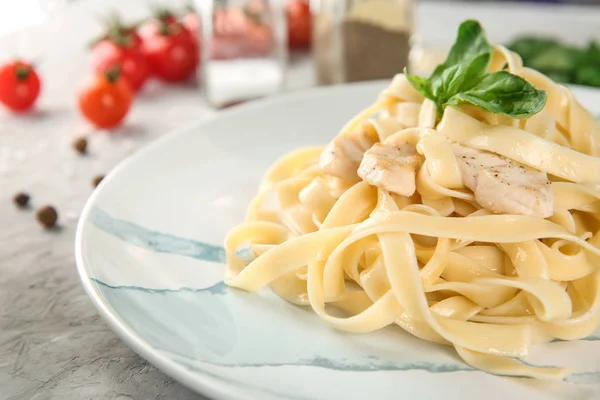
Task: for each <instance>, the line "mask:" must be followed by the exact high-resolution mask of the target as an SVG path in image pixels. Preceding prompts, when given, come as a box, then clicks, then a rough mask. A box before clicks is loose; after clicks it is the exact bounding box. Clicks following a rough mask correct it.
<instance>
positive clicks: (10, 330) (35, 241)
mask: <svg viewBox="0 0 600 400" xmlns="http://www.w3.org/2000/svg"><path fill="white" fill-rule="evenodd" d="M32 1H33V0H0V6H1V7H0V8H1V9H2V10H6V8H4V7H10V9H12V10H22V8H19V7H25V5H26V4H31V2H32ZM169 3H174V1H173V2H171V1H170V2H169ZM148 4H149V3H148V2H147V1H145V0H127V1H123V0H78V1H76V2H75V3H74V4H72V5H70V6H69V7H68V8H67V9H66V11H65V12H64V13H56V14H55V15H54V16H53V17H52V18H51V19H50V20H49V21H48V23H46V24H45V25H41V26H35V27H29V28H27V29H26V30H24V31H20V32H16V33H13V34H11V35H8V36H4V37H0V59H2V60H4V59H6V58H8V57H13V56H14V55H15V54H16V55H20V56H23V57H26V58H33V59H36V60H38V61H39V69H40V72H41V75H42V78H43V80H44V82H43V89H42V95H41V98H40V101H39V104H38V107H37V110H38V111H37V112H35V113H33V114H32V115H27V116H12V115H10V114H8V113H7V112H5V111H4V110H1V109H0V221H1V223H0V243H1V244H2V245H1V246H0V387H1V388H2V391H1V393H0V398H2V399H5V398H6V399H11V400H30V399H36V400H46V399H59V400H71V399H72V400H80V399H101V400H114V399H119V400H125V399H134V400H138V399H139V400H147V399H169V400H171V399H173V400H184V399H185V400H187V399H198V398H199V397H198V396H196V395H194V394H192V393H191V392H190V391H188V390H186V389H184V388H182V387H181V386H180V385H177V384H175V383H173V380H172V379H171V378H169V377H167V376H165V375H164V374H162V373H160V372H157V371H156V369H154V368H153V367H151V366H149V365H148V364H147V363H145V362H144V361H142V360H140V359H139V358H138V357H137V356H135V354H134V353H133V352H132V351H131V350H129V349H128V348H127V346H125V345H124V344H123V343H122V342H121V341H120V340H119V339H118V338H117V337H116V336H115V335H114V333H112V331H110V329H109V328H108V327H107V325H106V324H105V323H104V322H103V321H101V320H100V319H99V316H98V314H97V313H96V311H95V310H94V308H93V306H92V305H91V304H90V302H89V300H88V299H87V297H86V296H85V294H84V292H83V290H82V288H81V285H80V283H79V281H78V278H77V276H76V272H75V265H74V260H73V238H74V231H75V224H76V221H77V218H78V215H79V212H80V210H81V209H82V208H83V205H84V203H85V201H86V200H87V198H88V196H89V195H90V194H91V192H92V188H91V184H90V181H91V179H92V177H94V176H95V175H97V174H105V173H108V172H109V171H110V170H111V169H112V168H113V166H114V165H116V163H118V162H119V161H121V160H122V159H123V158H124V157H126V156H127V155H129V154H131V153H133V152H134V151H136V150H137V149H138V148H139V147H140V146H142V145H143V144H145V143H148V142H150V141H152V140H154V139H155V138H158V137H160V136H163V135H166V134H168V132H170V130H171V129H174V128H177V127H179V126H181V125H182V124H183V123H186V122H188V121H192V120H201V119H205V118H211V117H212V116H214V114H215V112H214V111H213V110H212V109H211V108H209V107H208V104H207V102H206V100H205V99H204V98H203V97H202V95H201V93H200V91H199V90H197V88H195V87H189V86H175V87H169V88H166V87H164V86H160V85H155V84H151V85H149V87H148V88H147V90H146V92H145V93H144V95H143V96H142V97H141V98H139V99H138V100H137V101H136V103H135V105H134V107H133V109H132V112H131V115H129V116H128V119H127V124H126V125H125V126H124V127H123V128H122V129H120V130H119V131H117V132H116V133H115V134H112V135H108V134H106V133H105V132H93V130H92V129H91V128H89V126H88V125H87V124H86V123H85V122H84V121H83V120H82V118H81V116H80V115H79V114H78V112H77V111H76V109H75V106H74V105H75V98H76V92H77V88H78V86H79V84H80V82H81V81H82V80H84V79H85V78H86V77H87V76H88V75H89V59H88V54H87V53H86V45H87V42H88V40H89V39H91V38H92V37H93V36H94V35H96V34H97V33H98V32H99V28H100V26H99V23H98V20H99V17H102V16H105V15H106V14H107V12H108V11H109V10H111V9H113V8H118V9H119V10H120V11H121V12H122V13H123V15H124V16H125V17H126V18H128V19H130V20H135V19H137V18H140V17H143V16H145V15H147V14H148ZM13 7H14V8H13ZM508 7H509V6H508V5H507V4H506V3H503V4H501V5H499V6H495V7H494V6H479V5H477V4H475V3H473V2H469V3H466V4H465V3H458V2H452V3H450V4H439V5H436V4H425V3H424V4H422V6H421V13H420V18H419V20H420V21H421V22H420V25H421V27H422V28H423V31H424V33H425V35H424V36H425V38H426V39H427V41H428V42H431V43H433V44H436V43H437V42H439V44H440V45H442V46H443V45H447V44H449V43H450V42H451V41H452V40H453V38H454V34H455V31H456V24H458V22H460V21H462V20H463V19H465V18H468V17H477V18H481V19H482V21H483V22H484V23H485V27H486V29H487V30H488V31H489V32H490V33H491V37H492V38H493V39H496V38H497V37H499V38H502V37H503V35H504V36H505V37H508V36H510V35H514V34H516V33H515V32H517V31H519V32H522V31H531V30H534V29H543V30H545V31H547V32H549V31H552V32H560V33H561V34H564V35H565V37H566V39H567V40H572V41H577V42H584V41H586V40H587V39H588V38H589V37H590V36H595V35H598V30H599V29H600V25H598V23H597V21H599V20H600V15H599V13H600V11H599V10H598V9H594V10H590V9H578V8H571V7H566V8H563V7H558V8H551V9H549V10H548V11H542V10H540V9H539V8H532V7H521V8H519V9H517V10H516V11H515V10H511V9H509V8H508ZM18 13H21V14H20V15H25V14H28V13H29V11H25V14H23V11H18ZM506 15H509V18H505V17H504V16H506ZM1 16H2V18H3V21H4V22H3V24H5V23H8V24H12V22H13V20H14V22H15V25H14V28H11V30H13V29H16V25H19V26H21V23H20V22H19V23H18V24H17V23H16V21H17V20H18V19H19V18H21V17H20V16H17V11H15V13H14V14H13V13H11V12H6V11H3V12H2V13H1ZM31 16H32V14H28V15H27V17H31ZM562 16H565V19H564V20H563V19H561V17H562ZM545 21H548V22H545ZM34 22H35V21H34ZM513 23H514V26H511V25H513ZM312 82H313V77H312V70H311V67H310V64H307V63H300V64H298V63H295V64H294V67H293V68H292V71H291V74H290V77H289V79H288V87H289V88H298V87H306V86H310V85H311V84H312ZM81 134H89V135H90V136H89V140H90V155H89V156H88V157H85V158H81V157H79V156H77V155H76V154H75V153H74V152H73V151H72V149H71V148H70V142H71V140H72V138H73V137H74V136H77V135H81ZM149 184H151V180H150V182H149ZM19 190H26V191H28V192H29V193H30V194H32V196H33V198H32V203H33V207H37V206H40V205H42V204H46V203H52V204H54V205H55V206H56V207H57V208H58V210H59V213H60V220H61V224H62V231H60V232H44V231H43V230H41V229H40V228H39V226H38V224H37V223H36V221H35V217H34V215H33V214H34V213H33V212H32V211H31V210H30V211H18V210H16V209H15V208H14V207H13V206H12V204H11V197H12V195H13V194H14V193H15V192H16V191H19ZM482 384H483V383H482ZM556 397H558V398H560V397H561V396H560V394H557V396H556Z"/></svg>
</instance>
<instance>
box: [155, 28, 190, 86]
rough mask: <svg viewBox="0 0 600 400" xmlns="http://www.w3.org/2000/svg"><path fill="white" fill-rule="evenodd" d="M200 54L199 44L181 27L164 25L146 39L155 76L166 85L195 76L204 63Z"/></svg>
mask: <svg viewBox="0 0 600 400" xmlns="http://www.w3.org/2000/svg"><path fill="white" fill-rule="evenodd" d="M198 50H199V49H198V41H197V40H196V38H195V37H194V36H193V35H192V34H191V33H190V32H189V31H188V30H187V29H185V27H184V26H183V25H182V24H181V23H171V24H169V25H167V24H164V23H163V24H162V25H161V27H160V29H159V30H158V31H155V32H154V33H153V34H151V35H150V36H148V37H144V52H145V54H146V57H147V58H148V61H149V62H150V66H151V68H152V72H153V73H154V74H155V75H156V76H157V77H158V78H160V79H162V80H164V81H166V82H181V81H185V80H187V79H188V78H190V77H191V76H193V75H194V73H195V71H196V67H197V66H198V61H199V59H200V56H199V52H198Z"/></svg>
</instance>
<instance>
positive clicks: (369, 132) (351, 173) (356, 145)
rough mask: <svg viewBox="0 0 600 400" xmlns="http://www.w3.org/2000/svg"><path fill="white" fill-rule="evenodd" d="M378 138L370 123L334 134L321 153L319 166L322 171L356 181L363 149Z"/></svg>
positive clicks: (365, 149) (366, 148) (367, 147)
mask: <svg viewBox="0 0 600 400" xmlns="http://www.w3.org/2000/svg"><path fill="white" fill-rule="evenodd" d="M378 140H379V138H378V136H377V131H375V128H373V125H371V124H364V125H363V126H362V127H361V128H360V129H359V130H357V131H353V132H348V133H343V134H340V135H338V136H336V137H335V138H334V139H333V140H332V141H331V143H329V144H328V145H327V147H325V150H323V152H322V153H321V159H320V162H319V164H320V166H321V169H322V170H323V172H324V173H326V174H329V175H333V176H337V177H338V178H342V179H345V180H348V181H358V175H357V174H356V172H357V170H358V166H359V165H360V161H361V160H362V158H363V154H364V153H365V151H367V150H368V149H370V148H371V146H373V144H374V143H375V142H377V141H378Z"/></svg>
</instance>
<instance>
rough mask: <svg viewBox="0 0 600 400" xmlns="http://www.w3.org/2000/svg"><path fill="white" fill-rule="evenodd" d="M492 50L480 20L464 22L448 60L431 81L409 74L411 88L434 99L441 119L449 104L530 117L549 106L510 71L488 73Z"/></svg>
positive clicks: (526, 83) (519, 116) (437, 70)
mask: <svg viewBox="0 0 600 400" xmlns="http://www.w3.org/2000/svg"><path fill="white" fill-rule="evenodd" d="M493 50H494V49H493V47H492V45H491V44H490V43H489V42H488V40H487V37H486V35H485V32H484V30H483V29H482V28H481V25H480V24H479V22H477V21H472V20H469V21H465V22H463V23H462V24H461V25H460V28H459V29H458V37H457V39H456V43H454V46H452V49H450V53H449V54H448V58H447V59H446V61H445V62H444V63H443V64H441V65H438V66H437V68H436V69H435V70H434V71H433V73H432V74H431V76H430V77H429V78H424V77H419V76H414V75H410V74H408V73H407V72H406V70H405V71H404V74H405V75H406V77H407V78H408V81H409V82H410V83H411V85H412V86H413V87H414V88H415V89H416V90H417V91H418V92H419V93H421V94H422V95H423V96H425V97H426V98H428V99H430V100H432V101H433V102H434V103H435V105H436V107H437V111H438V118H439V117H441V115H442V114H443V111H444V108H445V107H446V106H449V105H461V104H471V105H474V106H477V107H480V108H483V109H484V110H486V111H489V112H492V113H494V114H505V115H508V116H510V117H513V118H529V117H531V116H532V115H534V114H536V113H538V112H540V111H541V110H542V108H544V104H546V97H547V96H546V92H545V91H544V90H537V89H536V88H535V87H534V86H533V85H531V84H530V83H529V82H527V81H526V80H525V79H523V78H521V77H519V76H516V75H513V74H511V73H509V72H507V71H498V72H494V73H489V72H488V70H489V67H490V63H491V60H492V54H493Z"/></svg>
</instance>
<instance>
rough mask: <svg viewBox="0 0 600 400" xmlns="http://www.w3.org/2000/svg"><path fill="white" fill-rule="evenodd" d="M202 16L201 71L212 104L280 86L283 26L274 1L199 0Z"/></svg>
mask: <svg viewBox="0 0 600 400" xmlns="http://www.w3.org/2000/svg"><path fill="white" fill-rule="evenodd" d="M197 7H198V9H200V10H201V11H200V13H201V18H202V35H201V36H202V39H201V48H202V50H201V53H202V55H201V57H202V65H201V73H202V76H203V85H204V91H205V93H206V96H207V98H208V100H209V102H210V103H211V104H212V105H214V106H215V107H225V106H228V105H230V104H235V103H239V102H241V101H245V100H250V99H253V98H257V97H262V96H267V95H270V94H274V93H277V92H279V91H280V90H282V88H283V85H284V80H285V79H284V77H285V67H286V63H287V29H286V20H285V17H284V12H283V7H282V5H281V4H280V2H279V1H278V0H212V1H203V0H197Z"/></svg>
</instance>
